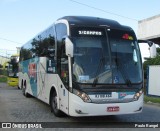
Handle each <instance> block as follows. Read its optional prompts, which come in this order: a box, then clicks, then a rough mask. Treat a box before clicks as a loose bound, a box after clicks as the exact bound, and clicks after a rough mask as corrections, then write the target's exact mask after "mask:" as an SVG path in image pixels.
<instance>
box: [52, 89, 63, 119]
mask: <svg viewBox="0 0 160 131" xmlns="http://www.w3.org/2000/svg"><path fill="white" fill-rule="evenodd" d="M50 100H51V101H50V106H51V112H53V113H54V115H55V116H57V117H61V116H62V115H63V113H62V112H61V111H60V110H59V109H58V107H57V106H58V105H57V104H58V100H57V93H56V91H54V92H53V93H52V94H51V99H50Z"/></svg>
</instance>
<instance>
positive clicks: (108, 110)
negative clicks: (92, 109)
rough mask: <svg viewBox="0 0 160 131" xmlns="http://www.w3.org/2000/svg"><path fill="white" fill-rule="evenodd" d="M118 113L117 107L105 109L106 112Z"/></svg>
mask: <svg viewBox="0 0 160 131" xmlns="http://www.w3.org/2000/svg"><path fill="white" fill-rule="evenodd" d="M117 111H119V106H114V107H107V112H117Z"/></svg>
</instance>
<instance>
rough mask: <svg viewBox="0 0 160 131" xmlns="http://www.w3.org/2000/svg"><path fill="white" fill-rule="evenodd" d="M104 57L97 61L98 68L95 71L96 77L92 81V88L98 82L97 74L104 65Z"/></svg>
mask: <svg viewBox="0 0 160 131" xmlns="http://www.w3.org/2000/svg"><path fill="white" fill-rule="evenodd" d="M104 59H105V58H104V57H102V58H101V59H100V60H99V64H98V68H97V71H96V75H95V78H94V80H93V84H92V86H93V87H95V86H96V84H97V82H98V79H99V75H98V74H99V72H100V71H101V68H102V65H103V63H104Z"/></svg>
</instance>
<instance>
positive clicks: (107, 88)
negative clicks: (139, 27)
mask: <svg viewBox="0 0 160 131" xmlns="http://www.w3.org/2000/svg"><path fill="white" fill-rule="evenodd" d="M19 68H20V69H19V71H20V72H19V87H20V88H21V89H22V91H23V94H24V95H25V96H28V95H33V96H34V97H36V98H38V99H40V100H42V101H44V102H45V103H48V104H49V105H50V107H51V110H52V111H53V113H54V114H55V116H61V115H62V114H63V113H65V114H67V115H70V116H76V117H79V116H102V115H103V116H104V115H119V114H132V113H140V112H141V111H142V108H143V75H142V62H141V56H140V50H139V46H138V42H137V39H136V36H135V33H134V31H133V30H132V29H131V28H130V27H128V26H123V25H121V24H119V23H118V22H116V21H114V20H108V19H103V18H96V17H83V16H66V17H63V18H61V19H58V20H57V21H56V22H55V23H54V24H53V25H51V26H50V27H49V28H48V29H46V30H45V31H43V32H42V33H40V34H38V35H37V36H36V37H34V38H33V39H31V40H30V41H29V42H27V43H26V44H25V45H24V46H22V47H21V51H20V66H19Z"/></svg>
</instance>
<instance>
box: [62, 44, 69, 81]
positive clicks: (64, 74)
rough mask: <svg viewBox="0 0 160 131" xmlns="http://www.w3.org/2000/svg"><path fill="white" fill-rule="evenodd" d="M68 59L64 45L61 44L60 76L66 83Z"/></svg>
mask: <svg viewBox="0 0 160 131" xmlns="http://www.w3.org/2000/svg"><path fill="white" fill-rule="evenodd" d="M68 77H69V76H68V59H67V56H66V54H65V45H64V44H63V45H62V46H61V78H62V80H63V81H64V82H65V83H66V84H67V83H68V80H69V78H68Z"/></svg>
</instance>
